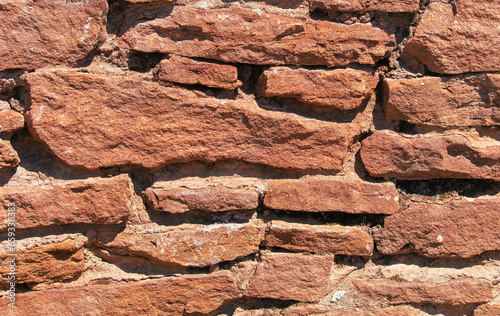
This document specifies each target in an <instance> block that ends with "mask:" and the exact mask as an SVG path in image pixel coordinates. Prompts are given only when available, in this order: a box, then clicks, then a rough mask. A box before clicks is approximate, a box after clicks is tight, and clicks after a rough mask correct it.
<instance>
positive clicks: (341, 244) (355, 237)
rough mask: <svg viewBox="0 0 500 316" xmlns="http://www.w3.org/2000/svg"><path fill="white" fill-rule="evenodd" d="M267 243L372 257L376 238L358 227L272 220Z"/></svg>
mask: <svg viewBox="0 0 500 316" xmlns="http://www.w3.org/2000/svg"><path fill="white" fill-rule="evenodd" d="M265 245H266V246H268V247H279V248H284V249H287V250H291V251H300V252H303V251H308V252H314V253H331V254H338V255H347V256H370V255H372V254H373V240H372V238H371V237H370V235H368V233H367V232H365V231H362V230H361V229H359V228H357V227H344V226H339V225H336V226H325V225H321V226H320V225H306V224H294V223H287V222H283V221H272V222H271V225H270V226H269V228H268V232H267V235H266V241H265Z"/></svg>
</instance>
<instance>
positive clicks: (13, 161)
mask: <svg viewBox="0 0 500 316" xmlns="http://www.w3.org/2000/svg"><path fill="white" fill-rule="evenodd" d="M20 162H21V161H20V160H19V156H18V155H17V152H16V151H15V150H14V148H12V145H11V144H10V142H9V141H6V140H0V172H6V171H9V170H11V169H13V168H15V167H17V166H18V165H19V163H20Z"/></svg>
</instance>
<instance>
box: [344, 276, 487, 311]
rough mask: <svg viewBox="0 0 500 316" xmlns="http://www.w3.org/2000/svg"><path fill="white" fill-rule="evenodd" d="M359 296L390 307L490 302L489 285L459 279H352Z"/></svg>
mask: <svg viewBox="0 0 500 316" xmlns="http://www.w3.org/2000/svg"><path fill="white" fill-rule="evenodd" d="M353 284H354V286H356V288H357V290H358V295H360V296H367V297H370V298H373V299H376V300H388V301H389V302H390V303H391V304H406V303H414V304H451V305H466V304H478V303H485V302H488V301H490V300H491V299H492V298H493V294H492V288H493V286H492V284H491V282H490V281H486V280H473V279H462V280H453V281H448V282H444V283H431V282H397V281H392V280H383V279H381V280H353Z"/></svg>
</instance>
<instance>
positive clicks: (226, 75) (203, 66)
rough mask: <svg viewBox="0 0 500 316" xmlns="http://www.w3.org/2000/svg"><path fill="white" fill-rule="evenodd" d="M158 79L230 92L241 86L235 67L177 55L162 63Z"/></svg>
mask: <svg viewBox="0 0 500 316" xmlns="http://www.w3.org/2000/svg"><path fill="white" fill-rule="evenodd" d="M158 79H160V80H165V81H170V82H175V83H182V84H190V85H192V84H200V85H204V86H207V87H211V88H220V89H228V90H232V89H236V88H237V87H239V86H241V81H238V69H237V68H236V67H234V66H231V65H221V64H216V63H208V62H200V61H195V60H192V59H189V58H184V57H180V56H175V55H173V56H170V58H169V59H164V60H162V61H161V63H160V66H159V70H158Z"/></svg>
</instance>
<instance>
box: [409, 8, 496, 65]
mask: <svg viewBox="0 0 500 316" xmlns="http://www.w3.org/2000/svg"><path fill="white" fill-rule="evenodd" d="M499 15H500V2H498V1H496V0H457V1H456V3H455V7H454V6H453V5H452V4H445V3H431V4H430V5H429V6H428V8H427V11H426V12H425V14H424V16H423V18H422V21H420V23H419V24H418V25H417V28H416V30H415V33H414V35H413V37H411V38H410V40H409V41H408V43H407V45H406V47H405V49H404V54H408V55H411V56H414V57H416V58H418V59H419V60H420V61H421V62H422V63H423V64H425V65H426V66H427V68H428V69H429V70H430V71H433V72H438V73H444V74H459V73H467V72H480V71H498V70H500V29H498V16H499Z"/></svg>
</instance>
